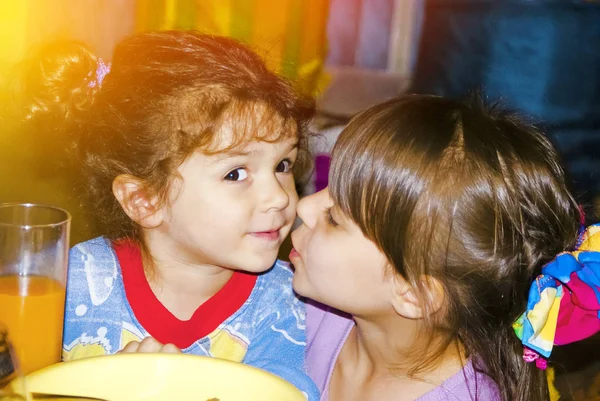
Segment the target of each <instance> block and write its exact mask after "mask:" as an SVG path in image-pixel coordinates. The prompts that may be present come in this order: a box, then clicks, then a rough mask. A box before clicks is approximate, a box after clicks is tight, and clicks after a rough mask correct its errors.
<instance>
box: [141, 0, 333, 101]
mask: <svg viewBox="0 0 600 401" xmlns="http://www.w3.org/2000/svg"><path fill="white" fill-rule="evenodd" d="M328 13H329V0H202V1H197V0H138V1H137V4H136V29H137V30H138V31H141V30H149V29H198V30H200V31H204V32H208V33H214V34H217V35H224V36H230V37H233V38H236V39H238V40H241V41H243V42H245V43H247V44H249V45H251V46H252V47H253V48H254V49H255V50H256V51H257V52H258V53H259V54H260V55H261V56H262V57H263V58H264V59H265V61H266V63H267V64H268V65H269V67H270V68H272V69H273V70H275V71H277V72H279V73H281V74H282V75H284V76H285V77H287V78H288V79H291V80H293V81H294V82H297V83H298V85H299V86H300V87H301V88H302V89H303V90H305V91H308V92H315V91H317V90H318V89H319V88H320V87H322V85H323V84H324V83H325V81H324V79H323V74H322V68H323V64H324V60H325V55H326V51H327V49H326V37H325V35H326V26H327V18H328Z"/></svg>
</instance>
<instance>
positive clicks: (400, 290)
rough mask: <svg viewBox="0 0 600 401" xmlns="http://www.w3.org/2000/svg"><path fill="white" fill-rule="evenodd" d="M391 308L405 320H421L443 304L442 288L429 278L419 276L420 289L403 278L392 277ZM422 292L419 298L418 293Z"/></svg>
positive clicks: (443, 294)
mask: <svg viewBox="0 0 600 401" xmlns="http://www.w3.org/2000/svg"><path fill="white" fill-rule="evenodd" d="M392 287H393V292H394V293H393V294H392V306H393V307H394V310H395V311H396V313H398V315H400V316H402V317H405V318H407V319H422V318H424V317H425V314H426V313H428V314H432V313H435V312H437V311H438V310H440V309H441V308H442V306H443V304H444V298H445V292H444V287H443V286H442V284H441V283H440V282H439V280H437V279H435V278H433V277H431V276H421V283H420V285H419V287H421V288H420V289H418V290H417V289H416V288H414V287H413V286H412V285H411V284H410V283H409V282H408V281H406V280H405V279H404V278H402V277H399V276H396V277H394V285H393V286H392ZM417 291H419V292H422V294H420V295H421V296H419V292H417Z"/></svg>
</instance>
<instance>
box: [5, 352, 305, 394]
mask: <svg viewBox="0 0 600 401" xmlns="http://www.w3.org/2000/svg"><path fill="white" fill-rule="evenodd" d="M26 383H27V390H28V391H30V392H40V393H53V394H68V395H75V396H88V397H98V398H105V399H107V400H109V401H137V400H139V401H206V400H210V399H212V398H216V399H218V400H219V401H241V400H244V401H306V398H305V397H304V395H303V394H302V392H300V391H299V390H298V389H296V387H294V386H293V385H291V384H290V383H288V382H287V381H285V380H283V379H281V378H279V377H277V376H275V375H272V374H270V373H268V372H265V371H263V370H260V369H257V368H253V367H251V366H248V365H243V364H241V363H235V362H229V361H225V360H222V359H217V358H208V357H201V356H192V355H183V354H116V355H110V356H99V357H91V358H85V359H78V360H75V361H70V362H63V363H59V364H56V365H52V366H49V367H47V368H45V369H41V370H39V371H37V372H33V373H31V374H29V375H28V376H27V377H26ZM12 387H13V388H15V389H18V388H19V385H18V383H17V382H14V381H13V383H12Z"/></svg>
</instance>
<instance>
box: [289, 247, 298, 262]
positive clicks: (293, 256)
mask: <svg viewBox="0 0 600 401" xmlns="http://www.w3.org/2000/svg"><path fill="white" fill-rule="evenodd" d="M299 257H300V254H299V253H298V251H297V250H296V249H295V248H292V250H291V251H290V260H291V259H292V258H299Z"/></svg>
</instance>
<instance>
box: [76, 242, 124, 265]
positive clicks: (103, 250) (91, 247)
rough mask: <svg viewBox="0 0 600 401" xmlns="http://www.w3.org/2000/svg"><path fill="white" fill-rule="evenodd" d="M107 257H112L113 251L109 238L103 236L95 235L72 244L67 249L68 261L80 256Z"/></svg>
mask: <svg viewBox="0 0 600 401" xmlns="http://www.w3.org/2000/svg"><path fill="white" fill-rule="evenodd" d="M86 256H90V257H107V256H110V257H111V258H114V251H113V248H112V244H111V242H110V240H108V239H107V238H105V237H96V238H93V239H91V240H88V241H84V242H80V243H79V244H77V245H74V246H73V247H72V248H71V250H70V251H69V263H70V262H71V259H72V258H75V260H77V259H80V258H82V257H86Z"/></svg>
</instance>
